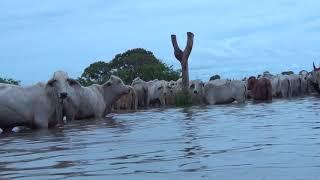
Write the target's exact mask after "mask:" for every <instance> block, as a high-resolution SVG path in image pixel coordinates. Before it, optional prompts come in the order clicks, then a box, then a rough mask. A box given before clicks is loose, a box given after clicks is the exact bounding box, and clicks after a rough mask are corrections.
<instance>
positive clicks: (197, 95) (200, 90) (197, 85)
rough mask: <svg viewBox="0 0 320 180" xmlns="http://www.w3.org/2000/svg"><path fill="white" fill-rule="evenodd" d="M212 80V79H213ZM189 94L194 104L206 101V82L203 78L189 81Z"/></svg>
mask: <svg viewBox="0 0 320 180" xmlns="http://www.w3.org/2000/svg"><path fill="white" fill-rule="evenodd" d="M211 81H212V80H211ZM189 94H190V96H191V102H192V104H194V105H196V104H203V103H204V83H203V82H202V81H201V80H192V81H190V82H189Z"/></svg>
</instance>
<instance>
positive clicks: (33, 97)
mask: <svg viewBox="0 0 320 180" xmlns="http://www.w3.org/2000/svg"><path fill="white" fill-rule="evenodd" d="M62 93H64V90H61V89H58V87H57V86H55V82H54V80H50V81H48V82H47V83H38V84H36V85H32V86H28V87H21V86H17V85H10V84H1V83H0V128H1V129H2V130H4V131H8V130H11V129H12V128H14V127H16V126H26V127H29V128H32V129H42V128H43V129H47V128H53V127H55V126H56V125H57V124H58V123H61V122H62V101H63V99H64V98H66V95H65V94H62Z"/></svg>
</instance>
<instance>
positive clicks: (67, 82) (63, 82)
mask: <svg viewBox="0 0 320 180" xmlns="http://www.w3.org/2000/svg"><path fill="white" fill-rule="evenodd" d="M73 85H80V84H79V83H78V82H77V81H76V80H74V79H71V78H69V76H68V73H66V72H64V71H57V72H55V73H54V74H53V77H52V79H50V80H49V81H48V82H47V86H50V87H54V88H55V89H56V90H57V91H58V95H59V98H61V99H65V98H66V97H67V96H68V91H69V88H70V86H73Z"/></svg>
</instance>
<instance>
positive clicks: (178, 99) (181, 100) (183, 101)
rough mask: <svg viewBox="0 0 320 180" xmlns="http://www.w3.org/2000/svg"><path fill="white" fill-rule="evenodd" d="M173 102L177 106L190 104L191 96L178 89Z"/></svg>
mask: <svg viewBox="0 0 320 180" xmlns="http://www.w3.org/2000/svg"><path fill="white" fill-rule="evenodd" d="M175 104H176V106H177V107H186V106H190V105H191V104H192V102H191V96H190V95H189V94H188V93H184V92H182V91H179V92H177V94H176V96H175Z"/></svg>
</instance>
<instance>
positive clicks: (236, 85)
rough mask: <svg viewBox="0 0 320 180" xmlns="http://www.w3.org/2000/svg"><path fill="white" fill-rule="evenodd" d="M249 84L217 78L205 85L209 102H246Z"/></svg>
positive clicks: (205, 94) (206, 97) (212, 103)
mask: <svg viewBox="0 0 320 180" xmlns="http://www.w3.org/2000/svg"><path fill="white" fill-rule="evenodd" d="M246 94H247V86H246V83H245V82H243V81H237V80H233V81H231V80H225V79H216V80H213V81H209V82H208V83H206V84H205V85H204V96H205V102H206V103H207V104H211V105H214V104H227V103H232V102H234V101H237V102H238V103H245V100H246Z"/></svg>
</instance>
